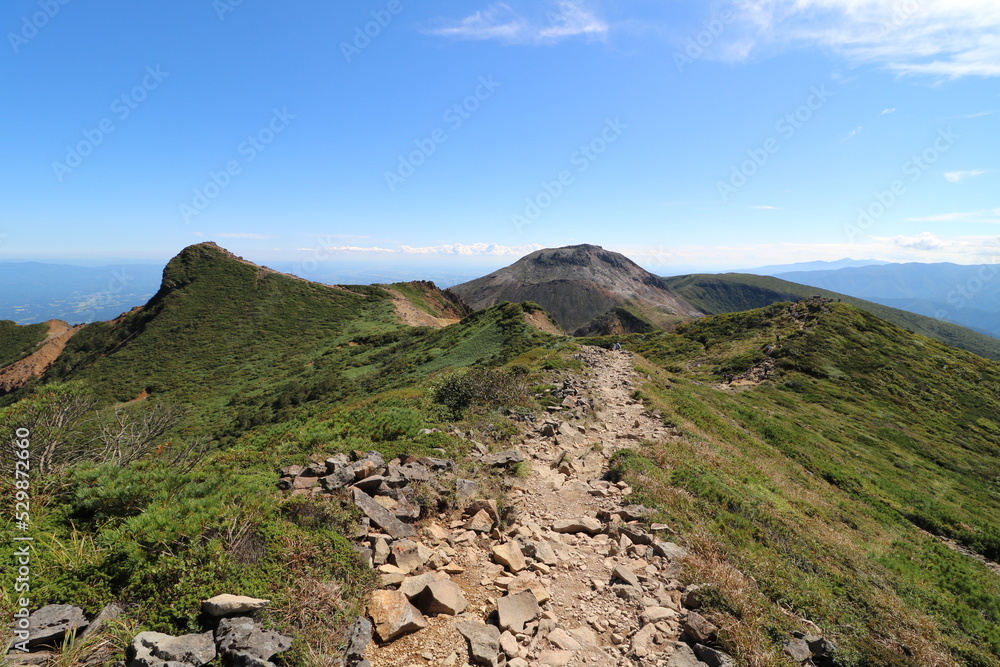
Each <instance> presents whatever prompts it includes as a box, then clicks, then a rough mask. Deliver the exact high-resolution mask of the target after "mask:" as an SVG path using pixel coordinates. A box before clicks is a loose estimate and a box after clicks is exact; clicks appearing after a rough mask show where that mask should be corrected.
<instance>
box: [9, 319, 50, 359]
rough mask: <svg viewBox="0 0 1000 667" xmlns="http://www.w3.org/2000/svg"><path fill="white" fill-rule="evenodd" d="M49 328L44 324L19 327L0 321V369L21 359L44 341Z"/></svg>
mask: <svg viewBox="0 0 1000 667" xmlns="http://www.w3.org/2000/svg"><path fill="white" fill-rule="evenodd" d="M48 330H49V328H48V326H46V325H45V324H31V325H28V326H20V325H17V324H14V322H12V321H10V320H2V321H0V367H3V366H6V365H8V364H12V363H14V362H15V361H17V360H18V359H23V358H24V357H26V356H28V355H29V354H31V353H32V352H34V351H35V348H37V347H38V344H39V343H41V342H42V341H43V340H45V336H46V333H47V332H48Z"/></svg>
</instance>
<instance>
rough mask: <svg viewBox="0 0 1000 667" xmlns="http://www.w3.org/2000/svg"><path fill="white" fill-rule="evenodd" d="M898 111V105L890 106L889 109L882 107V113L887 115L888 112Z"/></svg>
mask: <svg viewBox="0 0 1000 667" xmlns="http://www.w3.org/2000/svg"><path fill="white" fill-rule="evenodd" d="M891 113H896V107H889V108H888V109H882V115H883V116H887V115H888V114H891Z"/></svg>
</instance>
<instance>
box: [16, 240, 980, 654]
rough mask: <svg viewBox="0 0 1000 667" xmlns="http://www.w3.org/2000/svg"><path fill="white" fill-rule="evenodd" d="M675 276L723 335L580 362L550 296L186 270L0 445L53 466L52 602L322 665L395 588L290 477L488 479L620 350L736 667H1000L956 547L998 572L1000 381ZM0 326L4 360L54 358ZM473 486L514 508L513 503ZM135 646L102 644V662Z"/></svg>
mask: <svg viewBox="0 0 1000 667" xmlns="http://www.w3.org/2000/svg"><path fill="white" fill-rule="evenodd" d="M666 280H668V281H671V282H670V288H669V289H670V290H672V292H673V293H674V294H676V295H679V297H680V298H684V299H687V300H688V301H689V302H690V303H692V304H695V305H696V306H697V308H698V309H701V310H703V311H709V310H715V311H718V312H719V313H720V314H716V315H710V316H706V317H702V318H699V319H696V320H693V321H690V322H686V323H681V324H679V325H678V326H676V330H675V331H674V332H667V331H662V330H655V328H653V327H652V325H651V324H649V323H644V322H643V320H642V318H641V317H640V316H641V315H642V313H635V312H631V311H629V310H628V309H627V308H625V307H622V308H623V310H621V311H615V312H614V315H615V317H617V318H618V322H625V323H631V324H629V326H632V327H635V328H640V329H641V331H640V332H636V333H627V332H625V331H619V332H615V335H614V336H613V337H612V336H606V337H593V338H582V339H581V338H572V337H567V336H557V335H552V334H548V333H544V332H543V331H540V330H539V329H538V328H536V326H535V325H533V324H532V321H533V320H536V319H537V317H534V316H536V315H538V314H540V313H538V312H537V311H538V310H539V308H540V307H539V306H538V305H537V304H530V303H523V304H519V303H498V304H496V305H493V306H491V307H488V308H483V309H480V310H477V311H475V312H473V313H471V314H469V315H467V316H465V317H464V318H463V319H461V321H459V322H457V323H455V324H452V325H450V326H446V327H443V328H432V327H426V326H421V327H413V326H407V325H404V324H402V323H401V321H400V318H399V316H398V315H397V313H396V311H395V309H394V303H393V295H392V294H391V293H390V292H388V291H387V290H386V289H383V288H381V287H378V286H366V287H356V286H326V285H318V284H314V283H309V282H307V281H304V280H301V279H298V278H295V277H292V276H286V275H283V274H279V273H276V272H273V271H270V270H268V269H265V268H263V267H258V266H256V265H253V264H251V263H249V262H245V261H243V260H241V259H239V258H237V257H235V256H233V255H231V254H230V253H228V252H226V251H224V250H222V249H221V248H218V247H217V246H215V245H214V244H200V245H197V246H192V247H190V248H187V249H185V250H184V251H183V252H182V253H181V254H180V255H179V256H178V257H177V258H175V259H174V260H172V261H171V262H170V264H168V266H167V267H166V269H165V271H164V278H163V283H162V286H161V289H160V291H159V292H158V293H157V295H156V296H155V297H154V298H153V299H152V300H151V301H150V302H149V303H148V304H147V305H146V306H144V307H142V308H139V309H135V310H133V311H130V312H129V313H127V314H125V315H123V316H122V317H120V318H118V319H116V320H114V321H111V322H102V323H94V324H90V325H87V326H86V327H84V328H83V329H82V330H81V331H80V332H79V333H77V334H76V336H74V338H72V339H71V340H70V342H69V344H68V345H67V347H66V349H65V350H64V352H63V354H62V355H61V356H60V358H59V359H58V360H57V361H56V363H55V364H54V365H53V366H52V367H51V368H50V369H49V371H48V372H47V374H46V375H45V376H44V377H43V378H41V379H39V380H37V381H35V382H33V383H31V384H30V385H29V386H27V387H25V388H23V389H21V390H20V391H18V392H15V393H13V394H11V395H8V396H6V397H4V399H3V403H2V407H0V428H2V429H4V430H5V432H11V433H13V432H14V430H15V429H16V428H18V427H21V426H23V425H30V427H31V430H32V433H33V443H34V444H33V447H34V449H33V451H34V452H35V456H41V455H42V453H45V452H47V451H48V450H51V451H52V456H51V457H49V458H48V459H47V460H45V461H43V460H34V459H33V465H36V470H37V472H36V473H35V475H36V476H35V477H34V478H33V480H32V493H33V497H34V499H35V500H34V501H33V505H32V507H33V510H34V513H33V525H32V528H33V531H34V532H33V534H34V535H35V538H36V545H37V548H36V555H35V559H34V560H33V568H34V569H33V573H34V575H35V577H36V579H35V580H36V582H37V589H36V590H33V601H34V602H35V603H37V604H39V605H41V604H47V603H59V604H75V605H79V606H81V607H83V608H84V609H85V610H86V611H87V613H89V614H96V613H97V612H98V611H100V610H101V608H102V607H103V606H104V605H105V604H107V603H109V602H111V601H117V602H120V603H122V604H123V605H124V606H125V608H126V609H127V617H128V619H129V622H130V623H131V625H130V626H128V627H129V628H132V629H137V628H141V629H149V630H156V631H163V632H188V631H194V630H196V629H198V628H199V625H198V615H199V601H200V600H202V599H205V598H207V597H211V596H212V595H215V594H217V593H218V592H220V591H228V590H233V591H239V592H240V593H242V594H246V595H252V596H257V597H264V598H268V599H270V600H272V609H271V610H269V611H268V612H267V613H266V614H265V615H264V620H266V621H267V622H268V623H269V624H270V625H271V626H273V627H276V628H278V629H280V630H282V631H284V632H288V633H290V634H292V635H294V636H295V638H296V640H295V649H294V650H293V651H292V652H291V653H290V654H288V655H286V656H284V657H283V658H282V660H283V667H291V666H293V665H294V666H296V667H299V666H305V665H313V664H324V663H323V662H322V661H321V656H331V655H336V654H337V651H338V647H339V646H340V645H341V644H342V642H343V638H344V634H345V631H346V627H347V625H348V624H349V623H350V622H351V621H352V620H353V618H354V617H355V616H356V615H357V613H358V612H359V611H360V608H361V601H362V599H363V597H364V595H365V594H366V593H367V592H368V591H370V590H371V589H372V587H373V586H374V585H375V577H374V575H373V574H372V572H371V571H369V570H367V569H366V568H365V567H364V566H363V565H362V562H361V560H360V559H359V557H358V555H357V553H356V551H355V550H354V546H355V545H354V543H353V542H352V537H353V535H354V532H355V531H356V519H357V517H356V515H355V514H354V510H353V508H352V507H351V506H350V505H349V504H345V503H343V502H342V501H340V500H339V499H337V498H332V499H329V500H322V499H317V498H303V497H296V496H294V495H289V494H288V493H286V492H284V491H281V490H280V489H278V488H277V486H276V480H277V477H276V475H277V472H276V471H277V470H278V469H280V468H282V467H284V466H289V465H309V464H310V463H311V462H312V461H314V460H320V461H322V460H323V457H325V456H329V455H332V454H335V453H338V452H343V453H347V452H353V451H372V450H374V451H379V452H380V453H382V455H383V456H384V457H385V458H386V460H389V459H390V458H391V457H393V456H398V455H400V454H410V455H414V456H420V455H430V456H436V457H441V456H444V457H448V458H451V459H453V460H455V461H456V462H457V465H458V466H459V467H460V468H462V467H464V466H467V465H470V464H469V463H468V460H467V459H466V454H467V453H468V452H469V451H470V449H471V448H472V447H473V446H474V445H473V441H477V442H481V443H484V444H485V445H486V446H488V447H490V448H491V449H495V450H500V449H507V448H509V447H511V446H516V444H517V442H518V440H519V439H520V438H521V437H522V435H521V434H522V433H524V432H525V429H531V428H534V425H537V424H540V423H542V422H543V421H544V420H547V419H551V418H552V414H553V412H552V410H555V411H556V414H558V408H559V404H558V401H556V400H554V399H553V398H552V389H553V388H554V387H558V386H561V385H562V383H563V382H564V381H565V380H566V379H567V378H571V377H573V375H574V374H575V373H577V372H579V371H580V370H581V364H580V361H579V360H578V359H577V358H576V352H578V351H579V350H580V347H581V346H582V345H598V346H604V347H610V345H611V344H612V343H613V342H616V341H617V342H621V343H622V344H623V345H624V346H625V348H626V349H627V350H629V351H630V352H632V353H635V354H636V355H637V356H636V357H635V359H634V363H635V370H636V376H635V381H636V387H637V390H636V393H635V394H634V399H635V400H638V401H642V402H644V403H645V404H646V406H647V408H648V410H649V411H650V412H651V413H654V414H658V415H660V417H659V418H660V419H662V421H663V423H664V425H665V426H667V427H669V428H670V429H672V430H673V431H674V432H675V433H676V434H677V436H678V437H677V438H676V439H675V440H671V441H663V442H660V441H647V442H642V443H638V444H637V446H636V447H635V448H634V449H626V450H623V451H622V452H621V453H619V454H618V455H617V457H616V458H615V459H614V467H613V469H612V471H611V473H610V474H611V476H612V478H618V477H620V478H622V479H624V480H626V481H627V482H628V483H629V485H630V486H631V487H632V488H633V489H635V491H634V494H633V496H632V497H630V498H628V499H627V502H634V503H642V504H644V505H646V506H647V507H649V508H651V509H652V510H653V514H652V515H651V516H649V517H647V518H646V519H644V521H647V522H652V521H659V522H663V523H664V524H666V525H668V526H669V527H670V528H671V530H673V531H675V534H676V536H675V537H674V538H672V539H676V540H677V541H678V542H679V543H681V544H682V545H683V546H685V547H686V548H687V549H688V550H689V551H691V553H692V557H691V559H690V560H689V561H688V564H687V565H686V567H685V570H684V573H683V576H684V580H685V582H690V583H695V582H697V583H709V584H710V587H709V589H707V590H708V591H710V592H709V593H707V594H706V595H705V601H704V606H703V613H704V614H705V615H706V616H707V617H709V618H711V619H712V620H713V622H715V623H716V624H717V625H718V626H719V627H720V628H723V631H722V632H721V634H720V645H721V646H722V648H724V649H725V650H726V651H727V652H728V653H730V654H731V655H733V656H734V657H735V658H736V660H737V662H738V664H739V665H740V667H749V666H750V665H753V666H767V667H779V666H781V667H787V666H788V665H789V664H790V663H789V662H788V660H787V658H785V657H783V654H782V645H783V641H784V638H787V637H788V636H790V633H791V632H794V631H798V630H802V629H803V628H805V627H807V626H806V625H805V622H804V621H802V620H801V619H807V620H808V621H809V622H811V623H815V624H816V625H818V626H819V627H820V629H821V630H822V631H823V633H824V635H825V636H827V637H829V638H831V639H832V640H833V641H834V642H835V643H836V644H837V645H838V647H839V648H838V653H837V660H838V664H839V665H841V667H907V666H910V665H927V666H928V667H929V666H931V665H971V666H975V667H1000V576H998V575H997V574H996V573H994V572H993V571H991V570H990V569H989V568H988V567H987V566H986V565H984V564H982V563H981V562H979V561H977V560H975V559H973V558H970V557H969V556H967V555H965V554H963V553H960V552H958V551H955V550H952V549H950V548H949V547H948V546H946V545H945V544H944V543H943V542H942V539H941V538H947V539H950V540H954V541H955V542H956V543H958V544H959V545H961V546H962V548H964V549H967V550H969V551H971V552H974V553H976V554H980V555H982V556H983V557H986V558H989V559H991V560H993V561H997V560H998V559H1000V528H998V525H997V522H996V519H995V517H996V516H998V515H1000V420H998V419H997V417H996V415H997V414H1000V394H998V392H997V387H998V386H1000V364H998V363H996V362H994V361H990V360H988V359H985V358H983V357H981V356H977V355H976V354H973V353H971V352H968V351H965V350H960V349H956V348H954V347H951V346H948V345H946V344H944V343H942V342H940V341H939V340H935V339H932V338H929V337H926V336H924V335H920V334H919V333H912V332H910V331H907V330H906V329H905V328H901V327H900V326H897V325H895V324H892V323H890V322H888V321H886V320H884V319H882V318H880V317H878V316H877V315H876V314H873V313H872V312H868V311H867V309H860V308H858V307H855V305H854V304H852V303H851V302H850V301H848V300H847V299H844V301H843V302H842V303H837V302H836V298H834V299H825V298H821V299H812V298H808V296H807V297H805V298H803V295H802V294H801V292H800V291H799V290H802V289H806V290H810V291H811V292H812V293H813V294H822V292H818V291H817V290H815V289H813V288H803V287H802V286H795V285H794V284H791V283H785V282H784V281H780V280H774V279H766V278H760V277H756V276H738V275H736V276H733V275H730V276H689V277H684V278H682V279H681V278H678V279H666ZM791 290H796V291H797V292H798V293H794V292H792V291H791ZM400 293H406V295H407V298H411V299H416V300H417V302H418V303H417V304H416V305H417V307H418V308H421V309H425V310H426V312H427V313H428V314H434V313H437V312H439V311H438V310H436V309H437V308H439V307H441V306H442V305H446V306H448V307H449V308H451V307H457V306H456V305H455V302H454V301H453V300H452V299H449V298H448V297H447V296H446V295H444V294H443V293H439V292H437V291H435V288H433V287H432V286H430V285H428V284H423V283H422V284H419V285H417V286H414V287H412V288H404V289H402V290H400ZM837 298H840V297H837ZM778 299H781V301H779V302H778V303H774V301H775V300H778ZM791 301H798V302H797V303H793V302H791ZM421 304H422V305H421ZM449 304H451V305H449ZM755 304H759V305H760V306H762V307H755ZM726 309H732V310H734V311H739V312H722V311H723V310H726ZM893 316H896V315H895V314H893ZM916 321H917V322H919V320H916ZM647 325H649V326H648V327H647ZM8 328H9V329H10V333H11V334H12V335H17V336H21V337H20V338H16V339H15V338H12V339H11V340H13V341H14V343H12V345H15V346H20V347H12V348H10V349H12V350H15V351H14V352H13V353H12V354H20V353H21V351H23V350H24V349H27V348H28V347H30V346H31V345H33V344H36V342H37V339H38V335H39V331H38V330H35V329H31V330H24V329H20V328H11V327H8ZM2 331H4V330H3V329H2V328H0V332H2ZM938 333H939V335H940V332H938ZM550 408H551V409H550ZM165 409H170V410H174V412H172V413H170V416H171V419H168V420H166V421H163V422H162V424H163V428H162V429H160V430H158V431H155V432H153V431H150V432H151V433H152V435H150V436H149V438H148V439H147V440H145V441H142V442H140V443H139V444H138V445H135V446H136V447H138V448H139V449H138V454H137V455H136V456H135V457H134V458H132V459H128V460H126V459H127V458H128V457H124V458H122V457H116V456H112V455H114V454H115V448H114V447H109V446H108V442H109V441H108V438H109V433H112V432H116V431H114V429H113V428H110V427H111V426H113V425H116V424H119V423H127V424H130V425H132V426H134V427H136V428H138V429H139V430H140V431H141V427H142V426H143V425H148V424H149V423H150V422H152V421H155V419H154V418H155V417H157V416H158V415H161V414H162V413H161V412H159V411H160V410H165ZM56 417H59V419H55V418H56ZM130 442H132V443H133V444H134V442H135V441H122V440H114V441H113V442H111V444H117V445H119V446H122V445H124V446H126V448H127V447H128V446H131V445H130ZM109 452H110V453H111V454H109ZM127 453H128V452H126V454H127ZM46 456H48V454H46ZM317 457H318V458H317ZM45 466H48V469H46V468H45ZM463 469H464V472H462V474H467V475H477V474H482V473H481V472H479V471H478V469H476V468H463ZM481 481H482V482H483V483H484V485H486V487H487V488H489V489H494V490H495V492H496V493H497V494H498V495H497V498H498V499H499V500H500V503H501V507H502V506H503V504H504V502H505V500H504V498H503V496H502V494H501V491H502V489H504V488H506V487H505V485H506V484H507V483H508V482H505V481H504V480H503V479H500V478H493V477H489V476H483V477H482V478H481ZM421 493H422V494H423V495H422V496H421V499H422V500H421V504H422V516H423V517H436V516H437V515H439V514H443V515H445V516H450V515H449V512H454V511H455V510H456V507H455V506H454V504H453V503H454V497H455V489H454V488H441V489H438V488H434V487H433V486H429V487H426V488H424V489H423V490H422V491H421ZM7 502H8V504H9V503H11V502H12V501H11V499H10V498H8V501H7ZM5 509H11V510H12V509H13V508H12V507H11V508H8V507H6V506H5ZM460 509H461V508H458V510H459V511H460ZM7 516H13V514H12V513H11V512H7ZM12 549H13V547H12V546H11V545H10V544H5V545H4V546H3V547H2V548H0V558H5V559H6V558H9V557H10V554H11V550H12ZM13 576H14V574H13V573H12V571H11V570H10V569H9V568H8V569H4V570H3V572H2V574H0V590H2V591H4V592H3V593H0V611H2V612H3V613H7V612H8V611H10V610H12V609H13V605H14V601H13V600H12V599H11V597H10V595H9V593H8V592H9V591H11V590H13V579H12V578H13ZM316 591H335V593H331V594H330V595H329V596H328V597H322V598H316V597H315V595H316ZM307 601H308V604H309V605H312V606H310V607H308V609H307V608H306V606H305V605H306V602H307ZM122 632H124V631H122ZM123 636H124V635H123ZM123 636H116V635H114V634H113V633H112V634H109V635H106V636H105V639H106V640H107V642H108V646H110V647H112V648H111V649H109V650H110V651H111V653H109V654H108V655H111V656H114V655H116V654H115V651H118V652H119V654H118V657H120V652H122V651H123V650H124V643H123V641H124V640H123ZM129 639H130V638H129ZM116 659H117V658H116Z"/></svg>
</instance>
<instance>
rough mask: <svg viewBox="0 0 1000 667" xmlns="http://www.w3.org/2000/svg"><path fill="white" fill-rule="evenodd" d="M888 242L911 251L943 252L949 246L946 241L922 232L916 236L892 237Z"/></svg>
mask: <svg viewBox="0 0 1000 667" xmlns="http://www.w3.org/2000/svg"><path fill="white" fill-rule="evenodd" d="M879 240H885V239H879ZM888 240H889V241H891V242H892V243H893V244H894V245H896V246H899V247H900V248H908V249H913V250H944V249H945V248H947V247H948V245H949V244H948V242H947V241H945V240H944V239H942V238H940V237H937V236H935V235H934V234H931V233H930V232H923V233H921V234H917V235H916V236H894V237H891V238H890V239H888Z"/></svg>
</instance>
